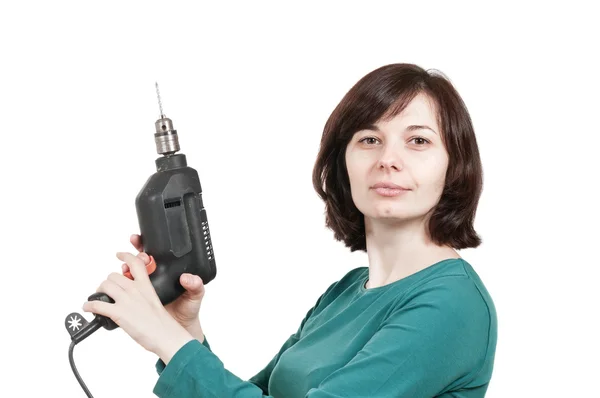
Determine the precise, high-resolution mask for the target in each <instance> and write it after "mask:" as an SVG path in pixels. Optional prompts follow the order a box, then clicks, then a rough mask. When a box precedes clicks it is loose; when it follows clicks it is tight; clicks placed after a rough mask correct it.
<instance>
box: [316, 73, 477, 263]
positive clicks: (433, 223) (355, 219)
mask: <svg viewBox="0 0 600 398" xmlns="http://www.w3.org/2000/svg"><path fill="white" fill-rule="evenodd" d="M420 93H424V94H426V95H427V96H428V97H429V98H430V99H431V100H433V102H434V104H435V105H436V106H435V108H436V109H437V121H438V125H439V126H440V128H441V132H440V135H441V137H442V142H443V145H444V147H445V148H446V151H447V152H448V155H449V162H448V170H447V172H446V181H445V185H444V190H443V192H442V195H441V198H440V200H439V202H438V204H437V205H436V207H435V208H434V209H433V212H432V214H431V217H430V219H429V225H428V229H429V235H430V238H431V239H432V241H433V242H435V243H436V244H438V245H449V246H451V247H452V248H454V249H457V250H458V249H465V248H471V247H472V248H474V247H477V246H479V245H480V244H481V238H480V237H479V236H478V234H477V233H476V232H475V229H474V228H473V222H474V219H475V212H476V210H477V204H478V202H479V197H480V195H481V191H482V185H483V170H482V165H481V160H480V157H479V149H478V146H477V140H476V138H475V132H474V129H473V125H472V122H471V117H470V116H469V112H468V111H467V108H466V106H465V104H464V102H463V100H462V98H461V97H460V95H459V94H458V92H457V91H456V89H455V88H454V87H453V85H452V83H451V82H450V80H449V79H448V78H446V77H445V76H444V75H443V74H442V73H441V72H439V71H437V70H435V69H434V70H425V69H423V68H421V67H419V66H417V65H414V64H407V63H398V64H390V65H385V66H382V67H379V68H378V69H375V70H373V71H372V72H370V73H368V74H367V75H365V76H364V77H363V78H361V79H360V80H359V81H358V82H357V83H356V84H355V85H354V86H353V87H352V88H351V89H350V90H349V91H348V93H346V95H345V96H344V97H343V98H342V100H341V101H340V103H339V104H338V105H337V106H336V108H335V109H334V110H333V112H332V113H331V115H330V117H329V119H328V120H327V122H326V123H325V127H324V130H323V136H322V138H321V146H320V149H319V153H318V155H317V160H316V162H315V165H314V169H313V175H312V182H313V186H314V188H315V190H316V191H317V194H318V195H319V197H320V198H321V199H322V200H323V201H324V202H325V216H326V217H325V225H326V227H328V228H330V229H331V230H332V231H333V232H334V237H335V239H336V240H338V241H343V242H344V244H345V246H346V247H349V248H350V251H351V252H354V251H356V250H362V251H365V252H366V251H367V249H366V240H365V221H364V216H363V214H362V213H361V212H360V211H359V210H358V209H357V207H356V206H355V204H354V201H353V200H352V195H351V192H350V181H349V178H348V171H347V169H346V161H345V152H346V147H347V145H348V143H349V142H350V140H351V139H352V136H353V135H354V133H356V132H357V131H360V130H362V129H364V128H367V126H369V125H372V124H375V123H377V122H378V121H379V120H383V119H387V118H393V117H394V116H396V115H397V114H399V113H400V112H402V110H403V109H404V108H405V107H406V106H407V105H408V103H410V101H411V100H412V99H413V98H414V97H415V96H417V95H418V94H420Z"/></svg>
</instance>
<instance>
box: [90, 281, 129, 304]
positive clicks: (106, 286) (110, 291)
mask: <svg viewBox="0 0 600 398" xmlns="http://www.w3.org/2000/svg"><path fill="white" fill-rule="evenodd" d="M124 278H125V277H124ZM125 279H127V278H125ZM96 293H106V294H107V295H108V296H109V297H110V298H112V299H113V300H114V301H115V302H120V301H121V300H122V299H123V297H124V295H125V290H123V288H122V287H121V286H119V285H118V284H116V283H115V282H113V281H111V280H109V279H106V280H104V281H102V283H101V284H100V286H98V288H97V289H96Z"/></svg>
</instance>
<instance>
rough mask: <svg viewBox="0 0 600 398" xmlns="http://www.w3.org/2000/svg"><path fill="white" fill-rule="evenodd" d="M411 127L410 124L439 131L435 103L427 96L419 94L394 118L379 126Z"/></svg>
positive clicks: (385, 120)
mask: <svg viewBox="0 0 600 398" xmlns="http://www.w3.org/2000/svg"><path fill="white" fill-rule="evenodd" d="M386 124H391V125H399V124H401V125H409V124H425V125H428V126H430V127H431V128H433V129H434V130H435V131H439V126H438V124H437V115H436V107H435V104H434V102H433V101H432V100H431V99H430V98H429V97H427V96H426V95H425V94H422V93H421V94H418V95H417V96H416V97H415V98H413V100H412V101H411V102H410V103H409V104H408V105H407V106H406V108H404V109H403V110H402V112H400V113H399V114H397V115H395V116H394V117H393V118H391V119H390V118H389V117H387V118H384V119H382V120H380V121H379V122H378V123H377V125H378V126H382V125H386Z"/></svg>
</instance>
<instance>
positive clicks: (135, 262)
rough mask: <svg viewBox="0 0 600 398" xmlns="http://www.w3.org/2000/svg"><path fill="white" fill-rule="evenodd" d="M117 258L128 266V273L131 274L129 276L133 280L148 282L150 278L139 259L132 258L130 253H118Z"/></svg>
mask: <svg viewBox="0 0 600 398" xmlns="http://www.w3.org/2000/svg"><path fill="white" fill-rule="evenodd" d="M117 258H118V259H119V260H121V261H125V263H127V265H128V266H129V272H131V276H133V279H134V280H136V281H148V282H150V277H149V276H148V272H147V271H146V264H144V262H143V261H142V260H141V259H140V258H139V257H137V256H134V255H133V254H131V253H125V252H118V253H117Z"/></svg>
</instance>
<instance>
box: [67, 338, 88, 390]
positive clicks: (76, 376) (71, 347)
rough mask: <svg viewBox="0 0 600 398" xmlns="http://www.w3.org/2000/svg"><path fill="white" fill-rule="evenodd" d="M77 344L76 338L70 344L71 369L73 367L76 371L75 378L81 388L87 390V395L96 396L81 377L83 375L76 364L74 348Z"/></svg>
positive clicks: (74, 371)
mask: <svg viewBox="0 0 600 398" xmlns="http://www.w3.org/2000/svg"><path fill="white" fill-rule="evenodd" d="M75 344H77V343H76V342H75V340H72V341H71V345H70V346H69V363H70V364H71V369H73V373H75V378H76V379H77V381H78V382H79V384H80V385H81V388H83V391H85V395H87V396H88V398H94V396H93V395H92V393H91V392H90V390H88V388H87V386H86V385H85V383H84V382H83V380H82V379H81V376H80V375H79V372H78V371H77V367H76V366H75V361H74V360H73V348H75Z"/></svg>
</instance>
